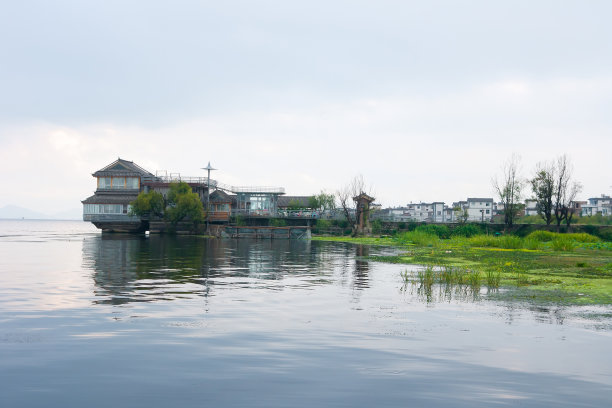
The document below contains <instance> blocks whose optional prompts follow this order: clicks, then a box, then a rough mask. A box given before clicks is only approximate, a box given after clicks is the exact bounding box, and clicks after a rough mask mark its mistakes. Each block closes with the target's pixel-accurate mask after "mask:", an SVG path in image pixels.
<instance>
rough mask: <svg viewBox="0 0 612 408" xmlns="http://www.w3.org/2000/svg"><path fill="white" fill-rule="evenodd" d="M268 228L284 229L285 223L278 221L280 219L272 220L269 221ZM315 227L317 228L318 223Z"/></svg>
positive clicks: (281, 220)
mask: <svg viewBox="0 0 612 408" xmlns="http://www.w3.org/2000/svg"><path fill="white" fill-rule="evenodd" d="M270 226H271V227H286V226H287V221H285V220H283V219H280V218H272V219H271V220H270ZM317 227H318V223H317Z"/></svg>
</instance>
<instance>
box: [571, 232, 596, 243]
mask: <svg viewBox="0 0 612 408" xmlns="http://www.w3.org/2000/svg"><path fill="white" fill-rule="evenodd" d="M565 236H566V237H567V238H569V239H571V240H574V241H577V242H600V241H601V240H600V239H599V238H598V237H596V236H594V235H591V234H587V233H585V232H581V233H574V234H565Z"/></svg>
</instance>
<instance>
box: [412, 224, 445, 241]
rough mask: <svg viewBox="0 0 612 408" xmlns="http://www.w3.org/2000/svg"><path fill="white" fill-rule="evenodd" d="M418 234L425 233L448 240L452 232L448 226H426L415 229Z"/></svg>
mask: <svg viewBox="0 0 612 408" xmlns="http://www.w3.org/2000/svg"><path fill="white" fill-rule="evenodd" d="M415 231H416V232H424V233H427V234H431V235H436V236H437V237H438V238H448V237H449V236H450V231H449V229H448V227H447V226H446V225H436V224H426V225H419V226H418V227H416V229H415Z"/></svg>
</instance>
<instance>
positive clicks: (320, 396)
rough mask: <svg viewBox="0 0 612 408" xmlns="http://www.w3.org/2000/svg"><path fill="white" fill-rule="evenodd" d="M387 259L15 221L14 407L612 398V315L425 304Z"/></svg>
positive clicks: (2, 235)
mask: <svg viewBox="0 0 612 408" xmlns="http://www.w3.org/2000/svg"><path fill="white" fill-rule="evenodd" d="M383 251H389V250H388V249H381V248H368V247H359V246H354V245H346V244H336V243H321V242H289V241H248V240H205V239H201V238H193V237H174V238H173V237H157V236H152V237H149V238H146V237H133V236H106V235H104V236H103V235H101V234H100V233H99V232H98V231H97V230H96V229H95V228H94V227H93V226H91V225H90V224H87V223H84V222H67V221H63V222H59V221H0V406H2V407H53V406H58V407H83V406H88V407H109V406H126V407H128V406H129V407H166V406H181V407H183V406H184V407H191V406H197V407H313V406H315V407H316V406H320V407H323V406H325V407H327V406H330V407H335V406H345V407H386V406H389V407H400V406H402V407H403V406H426V407H436V406H440V407H442V406H444V407H446V406H455V407H456V406H465V407H474V406H481V407H491V406H530V407H531V406H534V407H535V406H542V407H548V406H553V405H554V406H563V407H576V406H581V407H591V406H592V407H602V406H610V404H611V402H612V354H611V352H610V351H611V349H612V347H611V346H612V308H610V307H584V308H583V307H560V306H542V305H530V304H524V303H520V304H517V303H502V302H494V301H492V300H486V295H485V290H484V289H483V293H482V295H480V296H479V295H477V294H476V295H475V294H473V293H469V292H468V291H465V290H460V289H459V290H457V289H455V290H452V291H447V292H444V290H443V288H436V289H435V290H434V293H433V294H432V296H429V297H427V296H424V295H423V294H422V293H421V292H420V291H419V290H418V288H416V287H414V286H410V285H409V286H405V285H404V284H403V282H402V279H401V277H400V272H401V271H403V270H405V269H406V266H400V265H388V264H380V263H372V262H364V261H361V260H360V258H359V256H360V255H367V254H375V253H380V252H383Z"/></svg>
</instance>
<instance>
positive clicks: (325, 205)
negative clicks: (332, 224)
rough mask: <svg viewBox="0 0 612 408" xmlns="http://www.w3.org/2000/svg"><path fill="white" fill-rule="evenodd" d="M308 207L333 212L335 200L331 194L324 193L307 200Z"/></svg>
mask: <svg viewBox="0 0 612 408" xmlns="http://www.w3.org/2000/svg"><path fill="white" fill-rule="evenodd" d="M308 206H309V207H310V208H312V209H316V210H322V211H325V210H333V209H335V208H336V198H335V197H334V195H333V194H327V193H326V192H325V191H323V190H321V192H320V193H319V194H317V195H314V196H312V197H310V198H309V199H308Z"/></svg>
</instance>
